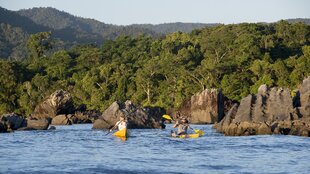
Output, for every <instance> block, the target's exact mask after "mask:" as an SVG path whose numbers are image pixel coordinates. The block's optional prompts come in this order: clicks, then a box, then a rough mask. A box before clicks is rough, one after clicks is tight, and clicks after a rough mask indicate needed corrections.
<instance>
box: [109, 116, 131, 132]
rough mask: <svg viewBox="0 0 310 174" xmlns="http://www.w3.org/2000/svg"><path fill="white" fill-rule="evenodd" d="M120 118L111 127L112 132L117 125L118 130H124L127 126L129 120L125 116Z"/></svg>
mask: <svg viewBox="0 0 310 174" xmlns="http://www.w3.org/2000/svg"><path fill="white" fill-rule="evenodd" d="M119 119H120V120H119V121H118V122H116V124H115V125H114V126H113V127H112V128H111V129H110V132H112V131H113V130H114V129H115V128H116V127H117V128H118V130H122V129H124V128H127V124H128V121H127V120H126V119H125V117H124V116H120V118H119Z"/></svg>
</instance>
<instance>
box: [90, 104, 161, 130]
mask: <svg viewBox="0 0 310 174" xmlns="http://www.w3.org/2000/svg"><path fill="white" fill-rule="evenodd" d="M163 114H165V111H164V110H163V109H161V108H150V107H145V108H143V107H139V106H135V105H134V104H133V103H132V102H131V101H126V102H125V103H121V102H114V103H112V104H111V105H110V107H109V108H108V109H106V110H105V111H104V113H103V114H102V116H101V117H100V118H99V119H97V120H95V122H94V124H93V128H94V129H109V128H111V127H112V126H114V125H115V123H116V122H117V121H118V120H119V117H120V116H125V117H126V118H127V119H128V122H129V124H128V127H129V128H131V129H145V128H162V127H163V126H164V125H163V124H162V123H161V117H162V115H163Z"/></svg>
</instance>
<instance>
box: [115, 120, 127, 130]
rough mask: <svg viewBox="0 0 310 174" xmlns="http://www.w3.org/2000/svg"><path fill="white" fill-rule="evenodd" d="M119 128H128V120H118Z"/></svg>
mask: <svg viewBox="0 0 310 174" xmlns="http://www.w3.org/2000/svg"><path fill="white" fill-rule="evenodd" d="M116 124H117V126H118V130H122V129H124V128H127V122H126V121H118V122H117V123H116Z"/></svg>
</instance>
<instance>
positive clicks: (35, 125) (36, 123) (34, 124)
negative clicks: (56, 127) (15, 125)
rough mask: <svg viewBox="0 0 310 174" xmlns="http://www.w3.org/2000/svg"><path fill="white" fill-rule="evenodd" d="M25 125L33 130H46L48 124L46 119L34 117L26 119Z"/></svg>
mask: <svg viewBox="0 0 310 174" xmlns="http://www.w3.org/2000/svg"><path fill="white" fill-rule="evenodd" d="M26 121H27V127H28V128H32V129H34V130H47V128H48V126H49V122H48V120H47V119H40V120H34V119H27V120H26Z"/></svg>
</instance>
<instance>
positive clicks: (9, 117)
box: [1, 113, 26, 130]
mask: <svg viewBox="0 0 310 174" xmlns="http://www.w3.org/2000/svg"><path fill="white" fill-rule="evenodd" d="M1 120H2V121H3V122H4V123H5V124H6V125H7V127H8V129H12V130H17V129H19V128H21V127H25V126H26V123H25V117H24V116H21V115H17V114H15V113H11V114H5V115H2V117H1Z"/></svg>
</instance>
